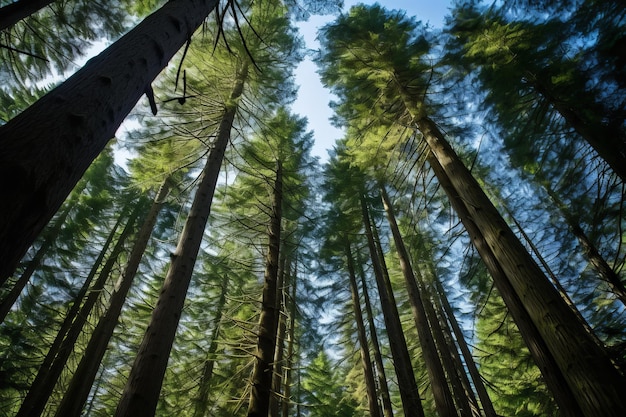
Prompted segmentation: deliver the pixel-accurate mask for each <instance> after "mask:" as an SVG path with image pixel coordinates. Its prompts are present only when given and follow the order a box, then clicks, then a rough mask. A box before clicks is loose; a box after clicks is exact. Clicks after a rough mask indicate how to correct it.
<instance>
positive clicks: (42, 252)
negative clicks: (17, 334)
mask: <svg viewBox="0 0 626 417" xmlns="http://www.w3.org/2000/svg"><path fill="white" fill-rule="evenodd" d="M71 210H72V207H67V208H65V210H63V212H62V213H60V215H59V216H58V217H57V218H56V219H55V220H54V225H52V227H51V228H50V230H49V231H48V232H49V233H47V234H46V236H45V238H44V240H43V242H41V246H39V249H37V253H35V256H33V258H32V259H31V260H29V261H28V264H27V265H26V268H25V269H24V271H23V272H22V275H20V277H19V278H18V280H17V281H15V284H13V288H11V291H10V292H9V293H8V294H7V295H6V297H4V299H3V300H2V303H1V304H0V323H2V322H3V321H4V319H5V318H6V317H7V314H9V312H10V311H11V307H13V304H15V302H16V301H17V299H18V298H19V297H20V294H21V293H22V291H23V290H24V287H26V284H28V281H30V278H31V277H32V276H33V273H35V271H36V270H37V268H39V266H40V265H41V261H42V260H43V259H44V257H45V256H46V255H47V254H48V250H49V249H50V248H51V247H52V244H53V243H54V242H55V241H56V239H57V237H58V235H59V232H60V231H61V229H62V228H63V225H64V224H65V220H66V219H67V217H68V216H69V214H70V211H71Z"/></svg>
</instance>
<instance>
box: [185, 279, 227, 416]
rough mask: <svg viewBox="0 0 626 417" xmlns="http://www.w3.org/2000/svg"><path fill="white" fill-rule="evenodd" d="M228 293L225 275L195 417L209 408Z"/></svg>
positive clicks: (202, 414) (201, 414)
mask: <svg viewBox="0 0 626 417" xmlns="http://www.w3.org/2000/svg"><path fill="white" fill-rule="evenodd" d="M227 291H228V275H226V274H224V278H223V279H222V293H221V294H220V299H219V301H218V303H217V310H216V312H215V320H214V322H215V328H214V329H213V334H212V335H211V343H210V344H209V349H208V351H207V352H206V356H207V360H206V362H205V363H204V367H203V368H202V377H201V378H200V383H199V384H198V395H197V397H196V401H195V406H194V410H193V417H204V416H205V415H206V412H207V410H208V408H209V390H210V388H211V379H212V378H213V368H214V367H215V360H216V358H215V354H216V353H217V346H218V345H217V341H218V339H219V337H220V328H221V323H222V316H223V314H224V306H225V305H226V293H227Z"/></svg>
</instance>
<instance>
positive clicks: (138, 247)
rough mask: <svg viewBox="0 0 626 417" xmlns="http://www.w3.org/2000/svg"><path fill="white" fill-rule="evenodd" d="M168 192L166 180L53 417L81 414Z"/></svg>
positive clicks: (72, 416)
mask: <svg viewBox="0 0 626 417" xmlns="http://www.w3.org/2000/svg"><path fill="white" fill-rule="evenodd" d="M169 189H170V179H169V178H166V179H165V180H164V181H163V183H162V184H161V186H160V187H159V190H158V192H157V195H156V196H155V198H154V201H153V202H152V206H151V207H150V210H149V211H148V215H147V216H146V218H145V220H144V221H143V224H142V225H141V229H140V230H139V233H138V234H137V239H136V240H135V243H134V244H133V248H132V249H131V252H130V255H129V257H128V261H127V262H126V266H125V267H124V272H123V273H122V275H121V277H120V279H119V280H118V282H117V283H116V284H115V289H114V290H113V294H112V295H111V298H110V299H109V306H108V308H107V310H106V312H105V313H104V315H103V316H102V317H100V319H99V320H98V324H97V325H96V328H95V329H94V331H93V333H92V334H91V338H90V339H89V342H88V343H87V347H86V348H85V352H84V353H83V357H82V358H81V360H80V362H79V364H78V367H77V368H76V371H75V372H74V375H72V379H71V381H70V383H69V386H68V387H67V389H66V390H65V394H64V395H63V399H62V400H61V404H60V405H59V408H58V409H57V411H56V414H55V416H56V417H79V416H80V414H81V411H82V409H83V405H84V404H85V401H87V397H88V396H89V391H90V390H91V386H92V384H93V382H94V380H95V378H96V375H97V373H98V368H99V367H100V362H102V358H103V357H104V354H105V352H106V348H107V346H108V344H109V340H110V339H111V336H112V335H113V331H114V330H115V326H116V325H117V322H118V319H119V315H120V313H121V311H122V307H123V306H124V302H125V301H126V295H127V294H128V291H129V290H130V288H131V285H132V282H133V279H134V278H135V275H136V274H137V269H138V268H139V264H140V262H141V258H142V257H143V254H144V252H145V250H146V247H147V246H148V242H149V241H150V235H151V234H152V231H153V229H154V226H155V224H156V222H157V219H158V216H159V212H160V211H161V208H162V207H163V203H164V202H165V198H166V197H167V195H168V193H169Z"/></svg>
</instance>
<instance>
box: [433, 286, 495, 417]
mask: <svg viewBox="0 0 626 417" xmlns="http://www.w3.org/2000/svg"><path fill="white" fill-rule="evenodd" d="M434 283H435V289H436V292H435V293H436V294H438V295H439V296H438V297H437V300H438V301H439V303H440V304H441V307H442V309H443V313H444V314H445V316H446V317H447V319H448V320H447V321H448V323H449V324H450V326H451V327H452V332H453V333H454V338H455V339H456V342H457V344H458V346H459V349H460V350H461V354H462V355H463V359H464V362H465V366H467V369H468V371H469V374H470V376H471V377H472V385H473V386H474V389H476V393H477V394H478V398H479V400H480V404H481V406H482V409H483V413H484V414H485V416H486V417H497V414H496V410H495V409H494V408H493V403H492V402H491V398H490V397H489V394H488V393H487V389H486V388H485V384H484V383H483V379H482V377H481V375H480V373H479V372H478V367H477V366H476V362H475V361H474V357H473V356H472V352H470V349H469V347H468V346H467V342H466V341H465V335H463V331H462V330H461V327H460V326H459V323H458V322H457V320H456V317H455V316H454V312H453V311H452V307H450V303H449V302H448V297H447V296H446V293H445V291H444V289H443V286H442V285H441V283H440V282H439V280H438V279H437V278H436V277H435V279H434Z"/></svg>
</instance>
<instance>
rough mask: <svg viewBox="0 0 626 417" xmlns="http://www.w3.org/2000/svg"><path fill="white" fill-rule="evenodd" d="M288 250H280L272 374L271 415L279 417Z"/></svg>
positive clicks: (285, 331)
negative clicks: (276, 331)
mask: <svg viewBox="0 0 626 417" xmlns="http://www.w3.org/2000/svg"><path fill="white" fill-rule="evenodd" d="M285 253H286V250H281V251H280V265H281V267H280V268H279V272H278V285H277V286H276V290H277V294H276V297H277V302H278V306H277V308H276V323H278V333H277V334H276V351H275V353H274V367H275V369H274V374H273V375H272V391H273V392H274V395H272V396H270V408H269V414H268V415H269V416H270V417H278V412H279V410H280V409H281V407H280V402H281V398H280V396H281V388H282V384H283V361H284V359H285V358H284V356H285V334H286V333H287V322H286V320H287V315H286V311H285V301H286V296H287V294H286V293H285V288H286V286H287V285H288V280H289V274H290V273H291V271H290V268H291V263H288V264H287V268H285V262H286V261H285V258H286V255H285Z"/></svg>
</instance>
